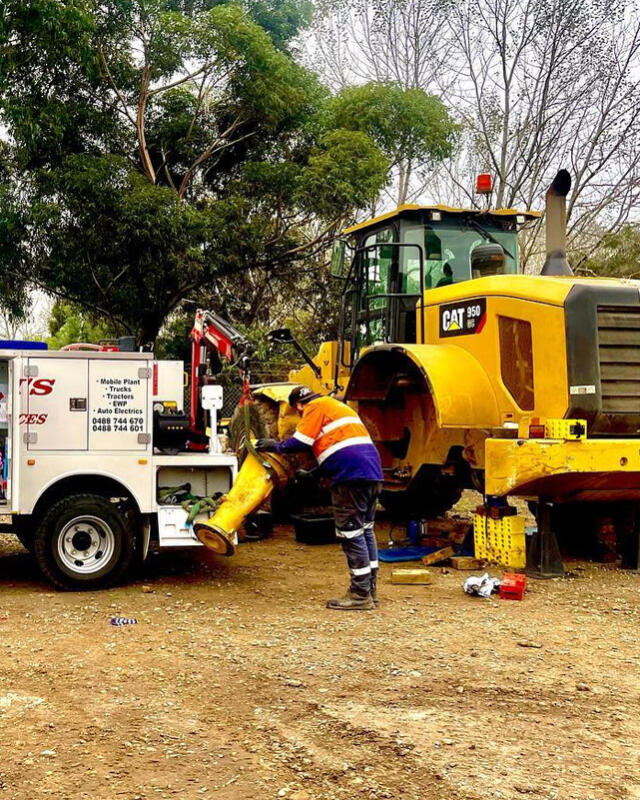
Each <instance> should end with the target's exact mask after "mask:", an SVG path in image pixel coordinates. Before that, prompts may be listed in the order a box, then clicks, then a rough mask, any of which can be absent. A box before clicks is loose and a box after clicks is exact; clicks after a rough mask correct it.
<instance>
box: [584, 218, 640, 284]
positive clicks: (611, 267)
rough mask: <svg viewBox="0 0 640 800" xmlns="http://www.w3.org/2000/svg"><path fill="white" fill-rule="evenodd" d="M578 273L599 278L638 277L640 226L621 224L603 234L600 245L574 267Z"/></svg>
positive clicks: (639, 266) (639, 273) (639, 267)
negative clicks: (615, 229)
mask: <svg viewBox="0 0 640 800" xmlns="http://www.w3.org/2000/svg"><path fill="white" fill-rule="evenodd" d="M575 269H576V272H577V273H578V274H580V275H587V276H594V275H595V276H597V277H601V278H614V277H615V278H633V279H636V280H637V279H638V278H640V227H639V226H638V225H637V224H632V223H629V224H626V225H623V226H622V227H621V228H620V229H619V230H618V231H615V232H613V233H607V234H605V235H604V236H603V238H602V242H601V243H600V246H599V247H598V248H597V249H596V250H595V252H593V253H592V254H591V255H590V256H589V257H588V258H585V259H584V260H583V261H582V262H581V263H580V264H579V265H578V266H577V267H576V268H575Z"/></svg>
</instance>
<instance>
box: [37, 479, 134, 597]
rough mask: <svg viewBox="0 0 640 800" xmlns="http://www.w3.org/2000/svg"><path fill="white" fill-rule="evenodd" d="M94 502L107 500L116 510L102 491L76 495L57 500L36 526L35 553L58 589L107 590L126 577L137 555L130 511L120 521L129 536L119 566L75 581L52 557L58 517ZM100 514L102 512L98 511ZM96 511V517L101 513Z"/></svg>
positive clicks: (111, 507)
mask: <svg viewBox="0 0 640 800" xmlns="http://www.w3.org/2000/svg"><path fill="white" fill-rule="evenodd" d="M85 501H90V502H93V503H96V502H97V503H105V504H107V505H108V507H109V511H116V512H117V509H116V507H115V506H114V505H113V504H112V503H111V502H110V501H109V500H108V499H107V498H106V497H104V496H103V495H99V494H89V493H83V494H73V495H68V496H67V497H63V498H61V499H59V500H56V501H55V502H54V503H53V504H52V505H51V506H49V508H48V509H47V510H46V511H45V512H44V514H43V515H42V517H41V519H40V522H39V524H37V525H36V526H35V527H34V529H33V555H34V557H35V559H36V562H37V564H38V567H39V568H40V571H41V572H42V574H43V575H44V576H45V578H47V580H49V581H51V583H53V584H54V586H56V587H57V588H58V589H63V590H64V591H78V590H82V591H90V590H94V589H106V588H108V587H109V586H113V585H114V584H116V583H118V582H119V581H120V580H122V579H123V578H124V576H125V575H126V573H127V572H128V570H129V569H130V567H131V566H132V563H133V561H134V558H135V551H136V548H135V537H134V535H133V532H132V530H131V526H130V521H129V520H130V517H129V515H127V514H120V513H119V512H117V513H119V516H120V517H121V519H120V522H121V524H122V528H123V531H124V533H125V538H128V541H124V540H123V542H122V550H121V555H120V559H119V560H118V562H117V563H116V565H115V567H114V568H113V569H112V570H111V571H110V572H109V573H107V574H106V575H103V576H100V577H99V578H95V579H93V580H91V579H89V580H84V581H82V582H74V581H73V580H71V579H70V578H68V577H67V576H65V575H64V574H62V573H61V572H60V571H59V570H58V568H57V566H56V565H55V563H52V559H51V557H50V553H49V528H50V527H51V525H53V524H54V523H55V520H56V519H57V518H58V517H59V516H60V515H61V514H63V513H64V512H65V511H67V510H68V509H70V508H73V506H74V505H76V504H77V503H80V502H85ZM98 514H99V512H98ZM98 514H96V516H97V515H98Z"/></svg>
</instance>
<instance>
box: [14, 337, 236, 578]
mask: <svg viewBox="0 0 640 800" xmlns="http://www.w3.org/2000/svg"><path fill="white" fill-rule="evenodd" d="M201 360H202V362H203V364H202V365H201V367H202V366H203V365H204V359H201ZM200 374H201V375H203V374H204V371H203V369H200ZM202 383H205V384H206V383H208V385H201V387H200V389H199V392H198V402H199V403H200V404H201V408H200V409H197V411H198V416H199V418H200V419H202V418H203V414H204V416H205V417H206V419H207V423H208V424H207V425H206V426H204V425H203V426H202V427H203V430H201V431H194V430H193V426H192V425H190V419H189V416H188V415H186V414H185V413H183V406H184V401H183V397H184V369H183V364H182V362H180V361H159V360H156V359H155V358H154V356H153V355H152V354H151V353H144V352H134V351H131V352H123V351H121V350H118V349H116V348H100V347H96V348H94V349H91V350H89V351H86V350H83V349H70V350H60V351H49V350H41V349H22V345H19V344H17V345H15V346H12V347H8V348H7V349H0V394H1V397H0V452H2V454H3V487H2V489H3V491H2V499H1V500H0V503H1V506H0V512H1V513H2V515H3V516H2V519H3V529H4V530H5V531H7V532H13V533H15V534H16V535H17V536H18V537H19V539H20V541H21V542H22V543H23V544H24V545H25V547H26V548H27V549H28V550H29V551H30V552H31V553H33V555H34V557H35V559H36V561H37V563H38V566H39V568H40V570H41V571H42V573H43V574H44V575H45V576H46V578H47V579H49V580H50V581H51V582H52V583H53V584H55V585H56V586H57V587H59V588H62V589H96V588H102V587H105V586H108V585H111V584H113V583H115V582H116V581H120V580H122V579H123V578H124V576H125V575H126V574H127V573H128V572H129V570H130V568H131V567H132V566H133V565H134V564H135V563H139V562H140V561H142V560H144V559H145V558H146V556H147V554H148V552H149V549H150V546H151V545H153V544H156V545H158V546H160V547H184V546H194V547H200V546H201V545H200V542H199V541H198V540H197V538H196V537H195V536H194V533H193V527H192V525H191V524H190V523H189V522H188V514H189V508H188V506H187V507H186V508H185V507H183V505H182V504H181V502H180V501H181V500H182V499H184V498H185V497H186V498H188V501H187V502H189V499H190V501H191V502H197V501H198V499H199V498H207V497H208V498H210V497H216V496H220V495H222V494H224V493H226V492H227V491H228V489H229V488H230V487H231V485H232V484H233V481H234V479H235V476H236V471H237V460H236V456H235V455H234V454H233V453H228V452H222V449H223V448H221V447H220V443H219V440H218V437H217V435H216V411H217V410H218V409H219V408H221V405H222V389H221V387H220V386H217V385H215V383H214V382H213V380H210V381H209V382H207V381H204V382H203V381H202V380H201V384H202ZM172 489H175V491H171V490H172ZM203 516H204V518H205V519H206V518H207V516H208V515H207V514H206V513H205V514H201V515H200V518H202V517H203ZM234 544H235V541H234V538H233V537H229V539H228V541H222V540H221V547H220V552H221V553H222V554H225V555H230V554H231V553H232V552H233V549H234Z"/></svg>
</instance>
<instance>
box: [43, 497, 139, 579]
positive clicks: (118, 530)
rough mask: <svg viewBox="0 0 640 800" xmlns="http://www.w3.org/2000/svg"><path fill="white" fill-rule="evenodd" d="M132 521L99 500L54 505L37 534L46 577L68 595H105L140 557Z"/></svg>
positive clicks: (124, 512) (69, 499) (103, 499)
mask: <svg viewBox="0 0 640 800" xmlns="http://www.w3.org/2000/svg"><path fill="white" fill-rule="evenodd" d="M131 519H132V515H131V514H129V513H128V511H127V510H126V509H122V508H121V507H120V506H119V505H116V504H115V503H112V502H110V501H109V499H108V498H106V497H104V496H102V495H98V494H75V495H68V496H67V497H63V498H61V499H60V500H57V501H55V502H54V503H53V505H51V506H50V507H49V508H48V509H47V510H46V511H45V512H44V515H43V517H42V519H41V521H40V523H39V524H38V525H37V526H36V527H35V530H34V556H35V558H36V561H37V563H38V566H39V567H40V570H41V571H42V573H43V575H44V576H45V577H46V578H47V579H48V580H50V581H51V583H53V584H54V585H55V586H56V587H57V588H59V589H65V590H76V591H77V590H91V589H104V588H106V587H108V586H112V585H113V584H115V583H117V582H118V581H120V580H121V579H122V578H123V577H124V576H125V574H126V573H127V571H128V570H129V568H130V567H131V565H132V563H133V561H134V558H135V553H136V537H135V534H134V531H133V529H132V524H131Z"/></svg>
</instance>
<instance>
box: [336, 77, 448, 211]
mask: <svg viewBox="0 0 640 800" xmlns="http://www.w3.org/2000/svg"><path fill="white" fill-rule="evenodd" d="M332 109H333V115H334V120H335V124H336V125H337V126H338V127H340V128H346V129H348V130H354V131H362V132H364V133H366V134H368V135H369V136H370V137H371V138H372V139H373V140H374V141H375V142H376V143H377V144H378V145H379V147H380V149H381V150H382V152H383V153H384V154H385V155H386V156H387V158H388V159H389V163H390V164H391V167H392V169H395V170H396V171H397V175H398V194H397V202H398V205H402V203H406V202H407V196H408V194H409V187H410V183H411V178H412V177H413V173H414V170H415V169H416V168H418V167H420V168H422V169H428V168H429V167H430V166H433V165H434V164H435V163H437V162H439V161H443V160H444V159H445V158H447V157H448V156H450V155H451V151H452V147H453V142H454V137H455V134H456V132H457V126H456V124H455V123H454V122H453V120H452V119H451V117H450V116H449V113H448V111H447V109H446V108H445V106H444V105H443V103H442V102H441V101H440V99H439V98H438V97H435V96H433V95H428V94H426V92H424V91H423V90H422V89H419V88H403V87H402V86H400V85H399V84H395V83H375V82H371V83H366V84H364V85H363V86H352V87H346V88H344V89H343V90H342V91H341V92H340V93H339V94H338V96H337V97H336V98H335V100H334V101H333V104H332Z"/></svg>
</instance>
